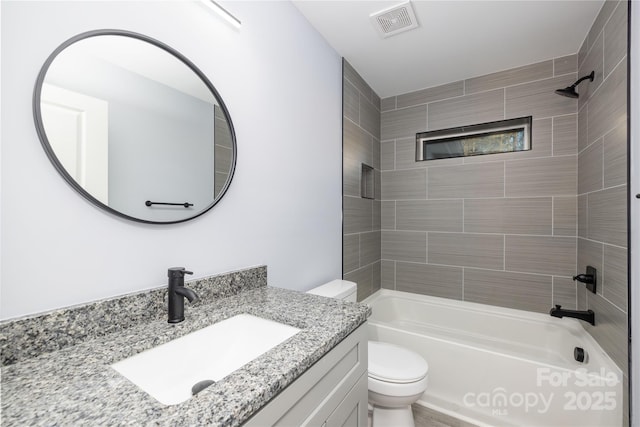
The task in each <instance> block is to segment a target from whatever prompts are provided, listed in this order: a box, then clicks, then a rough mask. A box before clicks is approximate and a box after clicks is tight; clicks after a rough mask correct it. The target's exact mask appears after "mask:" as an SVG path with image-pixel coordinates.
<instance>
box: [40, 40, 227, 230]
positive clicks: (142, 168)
mask: <svg viewBox="0 0 640 427" xmlns="http://www.w3.org/2000/svg"><path fill="white" fill-rule="evenodd" d="M88 34H90V35H89V36H87V35H86V34H85V35H80V36H77V37H76V38H75V39H72V40H70V41H68V42H66V43H65V44H63V45H62V46H61V47H60V48H59V49H58V50H57V51H56V52H54V54H53V55H52V56H51V57H50V58H49V60H48V62H47V63H45V66H44V67H43V70H42V71H41V75H40V76H39V79H38V83H37V85H36V92H35V97H34V101H35V105H34V111H35V114H36V125H37V126H38V130H39V134H40V137H41V140H42V142H43V146H44V147H45V150H46V151H47V154H48V155H49V157H50V158H51V160H52V162H53V163H54V166H56V168H57V169H58V170H59V171H60V172H61V174H62V175H63V176H64V177H65V178H66V179H67V180H68V181H69V180H70V183H71V184H72V186H74V187H75V188H76V189H77V190H79V191H80V192H81V194H82V195H83V196H85V197H87V198H88V199H89V200H91V201H92V202H94V203H96V204H98V205H99V206H101V207H104V208H106V209H107V210H110V211H112V212H113V213H117V214H119V215H121V216H125V217H127V218H130V219H134V220H137V221H143V222H159V223H172V222H180V221H184V220H187V219H190V218H193V217H195V216H198V215H200V214H202V213H204V212H205V211H207V210H208V209H210V208H211V207H212V206H213V205H214V204H215V203H216V202H217V201H218V200H219V198H220V197H221V196H222V195H223V194H224V192H225V191H226V189H227V187H228V185H229V182H230V180H231V178H232V176H233V170H234V167H235V152H236V149H235V135H234V131H233V126H232V124H231V121H230V118H229V115H228V112H227V110H226V107H225V106H224V103H223V102H222V100H221V99H220V97H219V95H218V94H217V92H216V90H215V89H214V88H213V86H212V85H211V83H210V82H209V81H208V80H207V79H206V77H205V76H204V74H202V73H201V72H200V71H199V70H198V69H197V68H195V66H194V65H193V64H192V63H191V62H189V61H188V60H186V58H184V57H183V56H182V55H180V54H179V53H177V52H176V51H173V50H172V49H171V48H169V47H168V46H166V45H163V44H162V43H160V42H158V41H155V40H152V39H149V38H146V37H145V36H141V35H138V34H134V33H125V32H116V34H110V33H108V34H102V33H101V32H92V33H88ZM146 201H153V202H154V203H153V204H151V206H148V205H149V203H145V202H146ZM158 203H159V204H158ZM162 203H178V204H179V205H169V204H167V205H164V204H162ZM184 203H188V204H192V205H193V206H189V207H187V208H185V207H184V205H183V204H184Z"/></svg>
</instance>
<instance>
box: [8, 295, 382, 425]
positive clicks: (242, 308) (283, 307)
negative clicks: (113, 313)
mask: <svg viewBox="0 0 640 427" xmlns="http://www.w3.org/2000/svg"><path fill="white" fill-rule="evenodd" d="M241 313H248V314H253V315H256V316H259V317H263V318H266V319H272V320H275V321H278V322H281V323H285V324H288V325H291V326H295V327H297V328H300V329H302V331H301V332H299V333H298V334H296V335H294V336H293V337H292V338H290V339H289V340H287V341H285V342H283V343H282V344H280V345H278V346H277V347H275V348H273V349H272V350H270V351H268V352H267V353H265V354H263V355H262V356H260V357H259V358H257V359H255V360H254V361H252V362H250V363H248V364H246V365H245V366H244V367H242V368H240V369H238V370H237V371H235V372H233V373H232V374H230V375H228V376H227V377H225V378H224V379H223V380H221V381H219V382H217V383H215V384H213V385H211V386H210V387H208V388H206V389H205V390H203V391H201V392H200V393H199V394H197V395H196V396H194V397H193V398H191V399H189V400H187V401H186V402H183V403H180V404H177V405H171V406H166V405H163V404H161V403H159V402H158V401H156V400H155V399H154V398H152V397H151V396H149V395H148V394H146V393H145V392H144V391H142V390H140V389H139V388H138V387H137V386H135V385H134V384H132V383H131V382H129V381H128V380H127V379H126V378H124V377H122V376H121V375H120V374H119V373H118V372H116V371H115V370H113V369H112V368H111V367H110V365H111V364H112V363H114V362H117V361H119V360H122V359H125V358H127V357H130V356H132V355H134V354H137V353H139V352H141V351H143V350H146V349H149V348H152V347H155V346H157V345H160V344H163V343H165V342H167V341H170V340H172V339H175V338H178V337H180V336H183V335H185V334H188V333H190V332H193V331H195V330H198V329H201V328H203V327H205V326H208V325H210V324H213V323H216V322H219V321H221V320H224V319H226V318H229V317H232V316H235V315H237V314H241ZM370 313H371V311H370V309H369V308H368V307H367V306H365V305H362V304H354V303H347V302H343V301H339V300H333V299H329V298H323V297H319V296H316V295H310V294H304V293H301V292H296V291H289V290H285V289H279V288H274V287H266V286H264V287H260V288H258V289H251V290H245V291H242V292H240V293H238V294H237V295H232V296H227V297H225V298H219V299H216V300H214V301H212V302H211V303H209V304H202V305H198V306H197V307H194V308H193V309H191V310H189V311H188V312H187V313H186V320H185V321H184V322H182V323H179V324H175V325H171V324H168V323H167V321H166V319H161V320H158V319H156V320H152V321H149V322H145V323H140V324H137V325H134V326H131V327H128V328H126V329H123V330H120V331H117V332H112V333H109V334H107V335H103V336H99V337H93V338H88V339H86V340H84V341H82V342H79V343H77V344H75V345H72V346H69V347H66V348H62V349H59V350H56V351H52V352H48V353H43V354H40V355H38V356H37V357H31V358H26V359H23V360H18V361H17V362H16V363H14V364H11V365H8V366H4V367H3V368H2V425H3V426H4V427H8V426H24V425H30V426H34V425H47V426H63V425H64V426H67V425H74V426H76V425H91V426H96V425H136V426H137V425H171V426H182V425H205V424H206V425H219V426H236V425H240V424H242V423H243V422H244V421H246V420H248V419H249V418H250V417H251V415H252V414H254V413H255V412H256V411H258V410H259V409H260V408H261V407H262V406H263V405H265V404H266V403H267V402H269V400H271V399H272V398H273V397H274V396H276V395H277V394H278V393H279V392H280V391H282V390H283V389H284V388H285V387H286V386H287V385H289V384H290V383H291V382H293V381H294V380H295V379H296V378H297V377H298V376H300V375H301V374H302V373H303V372H304V371H305V370H306V369H307V368H309V367H310V366H311V365H313V364H314V363H315V362H316V361H317V360H319V359H320V358H321V357H322V356H323V355H324V354H325V353H327V352H328V351H329V350H331V349H332V348H333V347H334V346H335V345H336V344H338V343H339V342H340V341H341V340H342V339H343V338H345V337H346V336H347V335H349V334H350V333H351V332H352V331H354V330H355V329H356V328H357V327H358V326H359V325H361V324H363V323H364V322H365V321H366V319H367V317H368V316H369V314H370Z"/></svg>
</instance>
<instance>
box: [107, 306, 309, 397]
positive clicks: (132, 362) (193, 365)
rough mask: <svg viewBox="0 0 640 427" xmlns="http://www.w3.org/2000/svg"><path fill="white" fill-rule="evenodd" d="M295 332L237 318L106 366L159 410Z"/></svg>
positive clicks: (243, 316)
mask: <svg viewBox="0 0 640 427" xmlns="http://www.w3.org/2000/svg"><path fill="white" fill-rule="evenodd" d="M298 332H300V329H298V328H294V327H292V326H289V325H284V324H282V323H278V322H275V321H273V320H266V319H262V318H260V317H256V316H252V315H249V314H240V315H237V316H234V317H231V318H229V319H226V320H223V321H221V322H218V323H215V324H213V325H211V326H207V327H206V328H202V329H200V330H198V331H195V332H192V333H190V334H188V335H185V336H183V337H181V338H177V339H175V340H173V341H169V342H168V343H166V344H162V345H160V346H158V347H154V348H152V349H149V350H146V351H143V352H142V353H139V354H136V355H135V356H132V357H129V358H127V359H124V360H121V361H119V362H117V363H114V364H113V365H111V366H112V367H113V368H114V369H115V370H116V371H118V372H119V373H120V374H121V375H123V376H124V377H125V378H127V379H128V380H129V381H131V382H132V383H134V384H135V385H137V386H138V387H140V388H141V389H142V390H144V391H145V392H147V393H148V394H150V395H151V396H152V397H154V398H155V399H156V400H158V401H159V402H161V403H164V404H165V405H174V404H176V403H180V402H184V401H185V400H188V399H189V398H190V397H191V396H192V388H193V387H194V386H196V385H197V384H199V386H196V389H197V388H202V387H203V386H206V385H207V384H209V383H212V382H214V381H219V380H221V379H222V378H224V377H226V376H227V375H229V374H230V373H231V372H233V371H235V370H236V369H239V368H241V367H242V366H243V365H245V364H247V363H248V362H251V361H252V360H253V359H255V358H257V357H258V356H260V355H262V354H264V353H266V352H267V351H269V350H270V349H272V348H273V347H275V346H276V345H278V344H280V343H281V342H283V341H285V340H286V339H288V338H290V337H292V336H293V335H295V334H296V333H298Z"/></svg>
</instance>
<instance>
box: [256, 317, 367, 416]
mask: <svg viewBox="0 0 640 427" xmlns="http://www.w3.org/2000/svg"><path fill="white" fill-rule="evenodd" d="M244 425H245V426H251V427H264V426H326V427H334V426H338V427H340V426H349V427H350V426H357V427H365V426H366V425H367V330H366V323H365V324H363V325H361V326H360V327H359V328H358V329H356V330H355V331H354V332H352V333H351V334H350V335H349V336H348V337H347V338H345V339H344V340H342V342H340V343H339V344H338V345H337V346H336V347H334V348H333V349H332V350H331V351H329V352H328V353H327V354H325V355H324V357H322V359H320V360H318V361H317V362H316V363H315V364H314V365H313V366H311V367H310V368H309V369H308V370H307V371H306V372H305V373H304V374H302V375H301V376H300V377H299V378H298V379H297V380H295V381H294V382H293V383H291V385H289V386H288V387H287V388H285V389H284V390H283V391H282V392H281V393H280V394H278V395H277V396H276V397H274V398H273V399H272V400H271V401H270V402H269V403H268V404H266V405H265V406H264V407H263V408H262V409H260V411H258V412H257V413H256V414H255V415H254V416H253V417H252V418H250V419H249V420H248V421H247V422H246V423H245V424H244Z"/></svg>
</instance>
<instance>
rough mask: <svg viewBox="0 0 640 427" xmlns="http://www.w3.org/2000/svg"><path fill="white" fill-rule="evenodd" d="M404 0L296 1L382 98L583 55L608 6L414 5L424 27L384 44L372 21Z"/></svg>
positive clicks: (479, 0)
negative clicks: (582, 49)
mask: <svg viewBox="0 0 640 427" xmlns="http://www.w3.org/2000/svg"><path fill="white" fill-rule="evenodd" d="M402 2H403V0H395V1H388V0H358V1H356V0H337V1H336V0H334V1H327V0H293V3H294V5H295V6H296V7H297V8H298V9H299V10H300V12H302V14H303V15H304V16H305V17H306V18H307V19H308V20H309V22H310V23H311V25H312V26H314V27H315V28H316V29H317V30H318V31H319V32H320V33H321V34H322V35H323V36H324V38H325V39H326V40H327V42H328V43H329V44H330V45H331V46H332V47H333V48H334V49H335V50H336V51H337V52H338V53H339V54H340V55H342V56H343V57H344V58H346V59H347V61H349V63H350V64H351V65H352V66H353V67H354V68H355V69H356V70H357V71H358V72H359V73H360V75H361V76H362V77H363V78H364V79H365V80H366V81H367V83H369V85H370V86H371V87H372V88H373V89H374V91H375V92H376V93H377V94H378V95H379V96H380V97H381V98H386V97H389V96H393V95H399V94H402V93H407V92H412V91H415V90H418V89H423V88H427V87H433V86H438V85H441V84H444V83H449V82H453V81H458V80H463V79H466V78H470V77H476V76H481V75H484V74H489V73H492V72H495V71H501V70H506V69H510V68H514V67H519V66H522V65H527V64H532V63H536V62H539V61H542V60H546V59H550V58H557V57H562V56H565V55H571V54H574V53H576V52H578V49H579V48H580V46H581V45H582V42H583V40H584V39H585V37H586V36H587V33H588V31H589V28H590V27H591V25H592V24H593V22H594V20H595V18H596V16H597V14H598V12H599V11H600V8H601V7H602V4H603V3H604V1H603V0H553V1H543V0H533V1H530V0H510V1H506V0H505V1H485V0H475V1H461V0H448V1H442V0H441V1H436V0H412V2H411V3H412V5H413V9H414V11H415V14H416V17H417V20H418V23H419V24H420V26H419V27H418V28H417V29H414V30H411V31H407V32H404V33H401V34H397V35H395V36H392V37H388V38H382V37H381V36H380V35H379V33H378V31H377V30H376V28H375V27H374V25H373V23H372V21H371V20H370V18H369V15H370V14H372V13H376V12H378V11H380V10H382V9H385V8H388V7H390V6H394V5H397V4H400V3H402Z"/></svg>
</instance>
